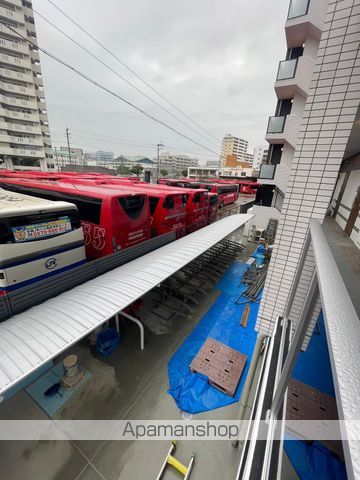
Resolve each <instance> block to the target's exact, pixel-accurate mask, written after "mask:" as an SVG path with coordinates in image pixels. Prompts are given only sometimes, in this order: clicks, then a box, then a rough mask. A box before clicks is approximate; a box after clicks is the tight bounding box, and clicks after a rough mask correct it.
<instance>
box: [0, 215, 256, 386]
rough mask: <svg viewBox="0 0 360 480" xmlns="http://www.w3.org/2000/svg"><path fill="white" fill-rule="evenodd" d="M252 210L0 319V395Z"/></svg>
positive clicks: (226, 232)
mask: <svg viewBox="0 0 360 480" xmlns="http://www.w3.org/2000/svg"><path fill="white" fill-rule="evenodd" d="M251 217H252V215H232V216H230V217H227V218H224V219H222V220H219V221H218V222H216V223H213V224H211V225H209V226H207V227H205V228H203V229H201V230H198V231H196V232H194V233H192V234H190V235H188V236H186V237H183V238H181V239H179V240H177V241H176V242H173V243H170V244H168V245H165V246H164V247H161V248H159V249H158V250H155V251H153V252H151V253H148V254H147V255H144V256H142V257H140V258H138V259H136V260H133V261H132V262H129V263H127V264H125V265H122V266H121V267H118V268H115V269H114V270H112V271H110V272H108V273H105V274H104V275H101V276H99V277H97V278H95V279H94V280H90V281H89V282H86V283H84V284H82V285H79V286H77V287H75V288H73V289H72V290H69V291H68V292H65V293H62V294H61V295H58V296H57V297H54V298H51V299H49V300H46V301H45V302H44V303H42V304H41V305H38V306H36V307H32V308H30V309H29V310H27V311H26V312H24V313H20V314H18V315H15V316H14V317H12V318H10V319H9V320H6V321H5V322H2V323H1V324H0V395H1V394H2V393H3V392H5V390H8V389H9V388H11V387H12V386H14V385H15V384H16V383H18V382H20V381H21V380H22V379H24V378H25V377H26V376H27V375H29V374H31V373H32V372H34V371H35V370H36V369H38V368H39V367H41V366H42V365H43V364H45V363H46V362H48V361H49V360H51V359H52V358H54V357H56V356H57V355H59V354H60V353H61V352H63V351H64V350H66V349H67V348H69V347H70V346H71V345H73V344H74V343H76V342H78V341H79V340H80V339H81V338H83V337H84V336H86V335H88V334H89V333H90V332H92V331H93V330H94V329H95V328H97V327H98V326H99V325H101V324H102V323H104V322H106V321H107V320H108V319H109V318H111V317H113V316H114V315H115V314H116V313H118V312H119V311H121V310H123V309H124V308H126V307H127V306H128V305H130V304H131V303H132V302H134V301H135V300H136V299H138V298H139V297H141V296H143V295H144V294H145V293H147V292H149V291H150V290H152V289H153V288H154V287H155V286H156V285H158V284H159V283H161V282H163V281H164V280H165V279H166V278H168V277H169V276H171V275H173V274H174V273H175V272H177V271H178V270H180V269H181V268H182V267H184V266H185V265H186V264H188V263H189V262H191V261H192V260H194V259H195V258H196V257H198V256H199V255H201V254H202V253H204V252H205V251H206V250H208V249H209V248H210V247H212V246H213V245H215V244H216V243H218V242H219V241H220V240H222V239H223V238H225V237H226V236H227V235H229V234H230V233H232V232H233V231H234V230H236V229H237V228H239V227H241V226H242V225H244V224H245V223H246V222H247V221H248V220H250V218H251Z"/></svg>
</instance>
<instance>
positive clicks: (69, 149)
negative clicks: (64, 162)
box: [65, 128, 71, 165]
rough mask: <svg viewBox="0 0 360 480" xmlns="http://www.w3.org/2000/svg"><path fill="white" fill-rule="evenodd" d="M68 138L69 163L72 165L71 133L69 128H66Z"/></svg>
mask: <svg viewBox="0 0 360 480" xmlns="http://www.w3.org/2000/svg"><path fill="white" fill-rule="evenodd" d="M65 131H66V140H67V146H68V152H69V164H70V165H71V148H70V139H69V137H70V135H69V129H68V128H66V130H65Z"/></svg>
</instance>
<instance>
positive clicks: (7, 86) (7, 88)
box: [0, 81, 35, 97]
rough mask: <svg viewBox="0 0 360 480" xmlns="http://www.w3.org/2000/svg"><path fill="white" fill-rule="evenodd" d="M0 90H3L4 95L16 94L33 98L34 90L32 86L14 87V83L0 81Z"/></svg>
mask: <svg viewBox="0 0 360 480" xmlns="http://www.w3.org/2000/svg"><path fill="white" fill-rule="evenodd" d="M0 90H3V91H4V92H5V93H6V92H9V93H18V94H20V95H29V96H33V97H35V89H34V87H33V86H31V87H24V86H23V85H16V84H14V83H6V82H2V81H0Z"/></svg>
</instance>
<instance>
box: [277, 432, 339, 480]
mask: <svg viewBox="0 0 360 480" xmlns="http://www.w3.org/2000/svg"><path fill="white" fill-rule="evenodd" d="M286 438H287V439H286V440H285V442H284V446H285V451H286V453H287V455H288V457H289V459H290V461H291V464H292V466H293V467H294V470H295V471H296V473H297V474H298V475H299V478H300V480H346V479H347V475H346V468H345V464H344V462H342V461H341V460H339V459H338V458H337V457H336V456H335V455H334V454H333V453H332V452H331V451H330V450H328V449H327V448H326V447H324V446H323V445H322V444H321V443H319V442H312V443H310V444H307V443H305V442H302V441H300V440H293V439H292V440H290V438H293V437H291V436H290V435H289V434H287V436H286Z"/></svg>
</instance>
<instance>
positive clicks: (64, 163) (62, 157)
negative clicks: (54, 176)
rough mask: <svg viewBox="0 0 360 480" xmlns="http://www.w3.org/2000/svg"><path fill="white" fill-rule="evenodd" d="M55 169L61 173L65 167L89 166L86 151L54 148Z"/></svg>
mask: <svg viewBox="0 0 360 480" xmlns="http://www.w3.org/2000/svg"><path fill="white" fill-rule="evenodd" d="M53 151H54V160H55V169H56V170H57V171H58V172H59V171H61V170H62V169H64V168H65V167H71V166H75V165H87V161H86V158H85V157H84V151H83V150H82V149H81V148H70V153H69V149H68V147H53Z"/></svg>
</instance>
